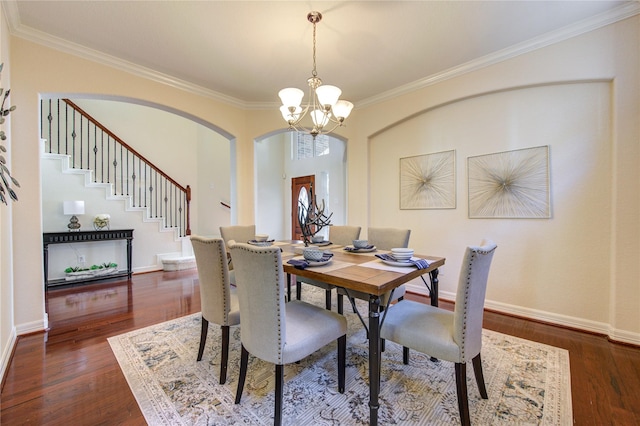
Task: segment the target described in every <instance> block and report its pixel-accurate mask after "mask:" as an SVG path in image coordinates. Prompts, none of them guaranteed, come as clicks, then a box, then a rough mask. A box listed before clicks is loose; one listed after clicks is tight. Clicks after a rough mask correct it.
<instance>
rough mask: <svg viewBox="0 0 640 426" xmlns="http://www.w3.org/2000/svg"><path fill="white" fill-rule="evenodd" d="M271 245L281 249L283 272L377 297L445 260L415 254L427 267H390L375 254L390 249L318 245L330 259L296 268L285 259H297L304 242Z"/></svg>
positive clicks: (432, 268) (438, 265)
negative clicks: (356, 250)
mask: <svg viewBox="0 0 640 426" xmlns="http://www.w3.org/2000/svg"><path fill="white" fill-rule="evenodd" d="M274 245H277V246H279V247H280V248H281V249H282V265H283V267H284V272H285V273H287V274H291V275H297V276H298V277H306V278H310V279H314V280H317V281H322V282H325V283H327V284H332V285H336V286H338V287H343V288H346V289H348V290H356V291H360V292H364V293H368V294H372V295H376V296H380V295H382V294H384V293H386V292H387V291H391V290H392V289H394V288H396V287H398V286H400V285H402V284H404V283H406V282H409V281H411V280H413V279H415V278H418V277H420V276H421V275H423V274H427V273H429V272H431V271H433V270H435V269H437V268H439V267H441V266H442V265H444V262H445V258H444V257H437V256H425V255H421V254H414V257H418V258H421V259H426V260H427V261H429V262H430V265H429V267H428V268H426V269H418V268H416V267H414V266H408V267H407V266H405V267H397V266H390V265H387V264H385V263H383V262H382V260H380V259H379V258H377V257H375V255H376V254H379V253H390V252H389V251H386V250H376V251H375V252H370V253H351V252H348V251H346V250H344V246H340V245H335V244H332V245H329V246H325V247H320V249H322V250H330V251H331V252H332V253H333V257H332V258H331V262H329V263H328V264H326V265H323V266H314V267H307V268H305V269H298V268H296V267H295V266H293V265H290V264H288V263H287V261H288V260H289V259H292V258H294V257H296V258H300V257H301V253H302V249H303V248H304V244H303V243H302V242H299V241H278V242H276V243H274Z"/></svg>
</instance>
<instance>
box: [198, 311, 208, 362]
mask: <svg viewBox="0 0 640 426" xmlns="http://www.w3.org/2000/svg"><path fill="white" fill-rule="evenodd" d="M208 332H209V321H207V320H206V319H204V317H202V325H201V327H200V348H199V349H198V361H200V360H201V359H202V354H203V353H204V345H205V343H207V333H208Z"/></svg>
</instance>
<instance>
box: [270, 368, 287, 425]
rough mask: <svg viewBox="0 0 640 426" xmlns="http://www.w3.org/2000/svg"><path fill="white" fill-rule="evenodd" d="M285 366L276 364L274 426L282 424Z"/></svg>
mask: <svg viewBox="0 0 640 426" xmlns="http://www.w3.org/2000/svg"><path fill="white" fill-rule="evenodd" d="M283 382H284V365H281V364H276V395H275V396H276V407H275V412H274V415H273V424H274V426H280V425H281V424H282V399H283V398H284V389H283Z"/></svg>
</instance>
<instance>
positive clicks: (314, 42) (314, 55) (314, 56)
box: [311, 22, 318, 77]
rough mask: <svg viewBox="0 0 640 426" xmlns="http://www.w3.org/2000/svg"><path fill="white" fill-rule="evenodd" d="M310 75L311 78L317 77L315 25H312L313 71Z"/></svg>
mask: <svg viewBox="0 0 640 426" xmlns="http://www.w3.org/2000/svg"><path fill="white" fill-rule="evenodd" d="M311 75H312V76H313V77H317V76H318V71H316V23H315V22H314V23H313V71H311Z"/></svg>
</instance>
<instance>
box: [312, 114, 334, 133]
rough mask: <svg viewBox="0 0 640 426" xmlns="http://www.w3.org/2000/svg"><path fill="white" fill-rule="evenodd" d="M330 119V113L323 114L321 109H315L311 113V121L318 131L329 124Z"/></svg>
mask: <svg viewBox="0 0 640 426" xmlns="http://www.w3.org/2000/svg"><path fill="white" fill-rule="evenodd" d="M330 117H331V113H330V112H325V111H323V110H321V109H316V110H314V111H311V121H313V125H314V127H316V128H318V129H322V128H323V127H324V126H326V125H327V123H329V118H330Z"/></svg>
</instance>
